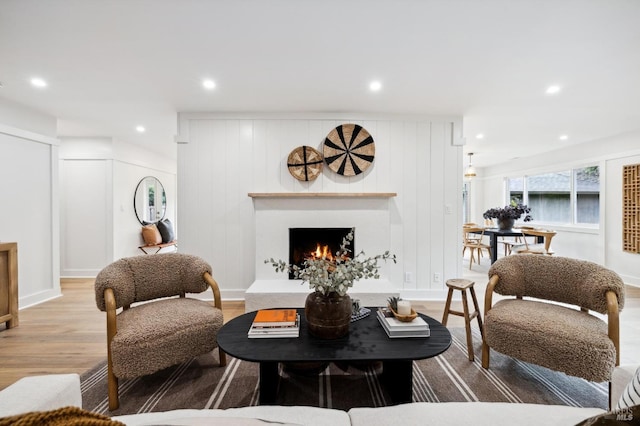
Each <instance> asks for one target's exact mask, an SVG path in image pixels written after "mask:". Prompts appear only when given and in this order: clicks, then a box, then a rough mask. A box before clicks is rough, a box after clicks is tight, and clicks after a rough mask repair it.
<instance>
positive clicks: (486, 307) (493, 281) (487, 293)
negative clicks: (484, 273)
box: [484, 275, 500, 317]
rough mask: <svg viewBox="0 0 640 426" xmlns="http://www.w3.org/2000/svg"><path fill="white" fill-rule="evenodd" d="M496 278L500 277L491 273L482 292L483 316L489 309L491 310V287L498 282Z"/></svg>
mask: <svg viewBox="0 0 640 426" xmlns="http://www.w3.org/2000/svg"><path fill="white" fill-rule="evenodd" d="M498 280H500V277H499V276H498V275H493V276H492V277H491V279H490V280H489V283H488V284H487V289H486V290H485V292H484V316H485V317H486V316H487V313H488V312H489V310H491V304H492V301H493V289H494V288H495V286H496V284H498Z"/></svg>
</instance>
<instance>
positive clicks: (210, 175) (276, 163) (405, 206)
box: [178, 113, 462, 298]
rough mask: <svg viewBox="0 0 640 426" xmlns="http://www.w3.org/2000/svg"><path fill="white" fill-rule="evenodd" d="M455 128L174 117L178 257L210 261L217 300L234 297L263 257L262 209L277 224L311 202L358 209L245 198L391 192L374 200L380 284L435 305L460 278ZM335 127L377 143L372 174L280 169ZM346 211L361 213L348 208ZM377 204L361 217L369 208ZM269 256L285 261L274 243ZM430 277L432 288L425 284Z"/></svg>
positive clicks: (341, 119) (415, 121) (305, 118)
mask: <svg viewBox="0 0 640 426" xmlns="http://www.w3.org/2000/svg"><path fill="white" fill-rule="evenodd" d="M459 122H460V120H458V119H449V118H441V119H438V118H424V117H421V118H416V117H410V118H396V117H383V118H380V117H375V118H370V117H361V116H355V115H340V114H327V115H311V114H308V115H304V114H303V115H300V114H280V115H259V114H247V115H232V114H224V115H222V114H206V113H203V114H190V113H182V114H180V115H179V137H178V140H179V141H181V142H182V143H180V144H179V146H178V184H179V187H178V192H179V194H180V196H179V200H178V211H179V212H180V216H179V218H178V223H179V227H180V230H181V236H180V239H181V242H180V247H181V251H183V252H189V253H193V254H197V255H199V256H202V257H203V258H205V259H207V260H208V261H209V262H211V264H212V266H213V268H214V272H215V275H216V279H217V280H218V282H219V283H220V285H221V287H222V292H223V296H225V297H242V296H243V293H244V290H245V289H246V288H248V287H249V286H250V285H251V283H252V282H253V281H254V280H255V279H256V271H255V269H257V266H256V265H257V264H258V263H259V262H260V261H261V259H259V258H258V257H259V256H262V254H263V253H260V254H259V255H258V256H257V255H256V238H257V237H256V232H257V230H256V223H257V222H262V219H260V218H259V217H258V216H257V215H256V211H257V210H260V211H261V210H265V203H266V205H267V207H266V210H269V214H270V215H271V216H272V217H276V218H282V217H284V216H286V215H289V214H291V211H293V212H294V213H293V214H294V215H295V214H296V213H295V212H296V211H305V210H309V206H314V203H321V204H322V205H323V206H325V207H324V209H326V210H330V211H331V213H330V215H331V216H332V217H334V218H335V217H336V215H337V213H336V211H337V212H341V211H342V212H348V213H345V214H358V209H360V211H361V210H362V209H363V206H366V202H364V201H362V202H361V203H360V202H359V201H358V200H357V199H352V200H351V201H350V202H348V203H346V204H347V207H344V204H345V202H344V201H342V202H341V201H337V200H331V199H325V200H323V201H322V202H320V201H317V200H316V201H313V202H311V201H309V200H307V201H306V202H305V201H303V200H302V201H301V200H297V201H296V202H294V203H296V204H295V205H293V207H292V206H291V202H289V203H288V205H287V206H284V205H277V204H276V205H275V206H272V204H273V203H271V202H265V201H257V202H255V203H254V201H253V200H252V199H251V198H249V197H248V196H247V194H248V193H249V192H397V193H398V196H397V197H394V198H391V199H389V200H385V201H383V202H382V203H383V204H385V203H386V205H385V206H384V209H385V210H386V211H385V213H384V215H386V216H385V217H386V218H387V219H385V220H386V224H385V225H384V226H385V228H384V229H381V230H380V233H381V234H382V235H383V237H382V238H383V239H384V240H386V241H385V243H386V245H387V246H386V249H389V250H391V251H392V252H393V253H395V254H396V255H397V256H398V260H399V262H398V264H397V265H395V266H390V267H389V268H388V270H387V273H388V277H389V279H390V280H391V281H392V283H394V284H396V285H397V286H398V288H400V289H402V291H403V294H404V295H405V296H406V297H408V296H411V297H425V298H426V297H442V295H443V294H444V291H443V288H444V280H445V279H446V278H451V277H456V276H460V274H461V266H460V265H461V262H460V249H461V247H460V239H461V236H460V224H461V217H460V214H459V212H461V211H462V206H461V200H462V197H461V183H462V180H461V176H462V151H461V146H459V145H457V143H458V142H459V139H458V137H457V134H458V133H459V132H460V126H459ZM343 123H357V124H360V125H362V126H363V127H364V128H365V129H367V130H368V131H369V132H370V133H371V134H372V136H373V138H374V140H375V143H376V158H375V161H374V163H373V165H372V167H370V168H369V169H368V170H367V171H366V172H365V173H363V174H362V175H359V176H355V177H351V178H347V177H343V176H339V175H337V174H335V173H333V172H332V171H331V170H329V169H328V168H326V167H325V170H324V171H323V173H322V174H321V175H320V176H319V177H318V178H317V179H316V180H315V181H313V182H310V183H305V182H300V181H298V180H296V179H294V178H293V177H292V176H291V175H290V174H289V172H288V170H287V168H286V159H287V156H288V154H289V152H291V150H293V149H294V148H296V147H298V146H300V145H309V146H313V147H316V148H320V146H321V144H322V142H323V141H324V138H325V137H326V136H327V134H328V133H329V132H330V131H331V130H332V129H333V128H335V127H336V126H338V125H340V124H343ZM454 144H456V145H454ZM354 203H356V204H357V203H360V205H358V206H357V208H355V209H354V208H353V204H354ZM379 204H380V202H378V204H376V206H373V207H367V208H366V209H368V210H375V209H377V208H379V207H380V206H379ZM445 207H446V211H447V212H448V213H445ZM354 210H355V211H356V213H354ZM265 220H266V219H265ZM278 220H280V219H278ZM332 220H334V219H332ZM266 221H267V222H268V220H266ZM345 223H347V222H345ZM348 223H352V222H348ZM295 225H299V223H296V224H295ZM312 225H313V224H312ZM274 226H275V224H274ZM277 226H281V224H280V222H278V224H277ZM283 237H286V236H283ZM358 241H360V240H358ZM362 241H364V242H365V243H366V241H367V239H366V238H363V239H362ZM366 244H368V243H366ZM360 248H362V249H364V250H365V252H366V253H367V254H371V255H373V254H377V253H376V252H374V251H371V250H369V249H374V250H375V249H377V248H379V247H373V245H370V246H369V247H367V246H362V245H360V243H358V249H360ZM273 250H274V253H273V254H272V255H271V256H273V257H280V256H285V255H286V253H282V248H281V245H279V243H278V244H276V243H274V247H273ZM283 258H286V257H283ZM405 272H410V273H411V274H412V276H413V279H412V282H406V283H405V282H403V281H404V279H403V278H404V273H405ZM436 273H437V274H440V277H441V279H440V281H439V282H434V280H433V276H434V274H436Z"/></svg>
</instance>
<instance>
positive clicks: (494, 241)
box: [474, 228, 544, 264]
mask: <svg viewBox="0 0 640 426" xmlns="http://www.w3.org/2000/svg"><path fill="white" fill-rule="evenodd" d="M474 233H475V234H484V235H488V236H489V246H490V247H491V263H492V264H493V263H494V262H495V261H496V260H498V237H522V231H521V230H520V229H518V228H513V229H500V228H484V229H483V230H481V231H475V232H474ZM536 242H537V243H543V242H544V237H543V236H541V235H537V236H536Z"/></svg>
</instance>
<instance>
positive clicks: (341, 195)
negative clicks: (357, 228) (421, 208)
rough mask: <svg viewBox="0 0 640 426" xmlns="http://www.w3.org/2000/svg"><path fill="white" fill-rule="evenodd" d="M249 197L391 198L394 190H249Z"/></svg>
mask: <svg viewBox="0 0 640 426" xmlns="http://www.w3.org/2000/svg"><path fill="white" fill-rule="evenodd" d="M247 195H248V196H249V197H251V198H391V197H395V196H396V195H398V194H396V193H395V192H249V193H248V194H247Z"/></svg>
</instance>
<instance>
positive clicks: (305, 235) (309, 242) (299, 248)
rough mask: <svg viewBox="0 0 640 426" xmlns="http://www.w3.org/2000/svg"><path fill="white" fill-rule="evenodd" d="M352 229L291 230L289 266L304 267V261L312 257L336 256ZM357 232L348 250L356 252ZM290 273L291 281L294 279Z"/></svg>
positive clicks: (348, 245)
mask: <svg viewBox="0 0 640 426" xmlns="http://www.w3.org/2000/svg"><path fill="white" fill-rule="evenodd" d="M349 231H351V228H289V264H290V265H298V266H300V267H302V264H303V263H304V260H305V259H307V258H310V257H313V256H315V257H323V256H324V257H326V258H330V256H335V254H336V251H338V250H339V249H340V244H342V240H343V238H344V237H345V236H346V235H347V234H348V233H349ZM355 241H356V238H355V232H354V234H353V240H352V241H350V242H349V244H347V248H348V249H349V250H351V253H352V254H353V253H354V252H355ZM293 278H294V276H293V273H289V279H293Z"/></svg>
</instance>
